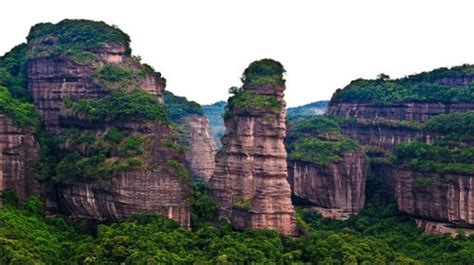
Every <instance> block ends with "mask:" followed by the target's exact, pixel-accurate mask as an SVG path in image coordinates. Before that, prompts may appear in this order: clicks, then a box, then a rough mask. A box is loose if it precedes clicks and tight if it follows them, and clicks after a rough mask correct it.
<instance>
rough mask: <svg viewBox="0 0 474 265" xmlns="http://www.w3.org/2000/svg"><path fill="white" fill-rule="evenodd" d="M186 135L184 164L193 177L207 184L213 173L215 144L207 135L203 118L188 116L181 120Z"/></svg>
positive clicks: (206, 121) (205, 119)
mask: <svg viewBox="0 0 474 265" xmlns="http://www.w3.org/2000/svg"><path fill="white" fill-rule="evenodd" d="M181 124H182V125H184V128H183V130H184V132H185V134H186V139H185V142H186V146H185V147H186V149H187V150H186V151H185V159H186V164H187V165H188V167H189V168H190V169H191V171H192V173H193V175H194V176H196V177H199V178H201V179H203V180H204V181H205V182H209V179H210V178H211V176H212V174H213V173H214V167H215V162H214V158H215V155H216V149H217V148H216V143H215V141H214V138H213V137H212V136H211V135H210V134H209V124H208V120H207V118H206V117H205V116H200V115H189V116H187V117H185V118H183V119H182V120H181Z"/></svg>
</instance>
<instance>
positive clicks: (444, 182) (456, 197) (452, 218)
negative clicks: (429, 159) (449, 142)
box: [392, 166, 474, 231]
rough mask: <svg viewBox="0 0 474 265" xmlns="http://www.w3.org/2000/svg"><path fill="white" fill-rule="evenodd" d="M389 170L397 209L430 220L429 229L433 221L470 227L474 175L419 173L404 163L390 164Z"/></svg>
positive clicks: (473, 214)
mask: <svg viewBox="0 0 474 265" xmlns="http://www.w3.org/2000/svg"><path fill="white" fill-rule="evenodd" d="M392 174H393V176H395V177H394V180H395V198H396V200H397V203H398V207H399V209H400V210H401V211H403V212H405V213H408V214H410V215H412V216H414V217H416V218H418V219H424V220H428V221H430V222H431V225H430V226H428V227H431V230H432V231H435V229H434V226H433V223H438V227H440V226H446V227H456V228H466V229H468V230H469V229H470V230H472V229H474V184H473V183H474V182H473V180H474V175H457V174H443V175H441V174H436V173H421V172H419V171H417V170H414V169H412V168H410V167H405V166H400V167H396V168H394V169H393V172H392ZM418 223H419V224H420V225H421V224H423V225H426V222H423V221H422V220H419V221H418Z"/></svg>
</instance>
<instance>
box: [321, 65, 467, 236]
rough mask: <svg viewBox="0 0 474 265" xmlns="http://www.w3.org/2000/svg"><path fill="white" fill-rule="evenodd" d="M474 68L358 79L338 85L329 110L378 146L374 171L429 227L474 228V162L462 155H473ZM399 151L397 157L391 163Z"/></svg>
mask: <svg viewBox="0 0 474 265" xmlns="http://www.w3.org/2000/svg"><path fill="white" fill-rule="evenodd" d="M471 73H472V66H469V65H464V66H459V67H454V68H451V69H446V68H443V69H437V70H434V71H432V72H426V73H421V74H418V75H413V76H409V77H406V78H403V79H397V80H388V79H383V78H381V79H378V80H362V79H360V80H356V81H353V82H352V83H351V84H350V85H348V86H347V87H346V88H344V89H342V90H338V91H337V92H336V93H335V94H334V96H333V99H332V100H331V102H330V104H329V107H328V112H329V113H330V114H332V115H335V116H338V117H342V118H344V119H345V121H346V122H345V123H344V124H343V125H342V132H343V133H344V134H345V135H347V136H349V137H351V138H353V139H356V140H358V141H359V142H360V143H361V144H363V145H367V146H370V147H369V148H368V150H370V148H375V149H374V150H377V149H378V150H379V151H376V153H377V152H378V154H377V155H375V157H372V158H371V161H372V170H371V171H372V172H373V174H376V175H378V177H379V179H380V180H381V181H382V182H383V183H382V185H383V188H384V189H385V191H386V197H387V198H393V199H394V200H395V201H396V202H397V203H398V207H399V209H400V211H402V212H405V213H407V214H409V215H411V216H413V217H414V218H416V219H417V224H418V225H419V226H421V227H423V228H424V229H425V231H426V232H439V233H452V234H454V233H457V231H456V229H463V230H465V231H466V232H469V231H471V230H472V220H471V219H472V216H471V215H472V209H471V208H472V205H471V201H472V199H474V197H473V195H472V192H471V189H472V187H470V186H471V185H470V184H469V183H470V182H472V180H473V179H472V177H473V175H472V173H474V170H473V172H470V170H469V168H470V165H472V163H474V161H472V159H471V160H470V162H469V159H468V158H467V157H468V156H463V157H462V156H458V155H457V154H458V153H462V152H464V153H465V154H467V153H469V152H470V151H469V150H468V149H466V148H469V147H470V146H471V142H472V139H471V137H470V136H469V135H471V134H472V132H470V130H472V128H470V127H469V124H470V123H472V117H473V116H472V115H469V112H470V111H472V110H474V99H472V96H469V95H470V92H469V91H470V88H469V85H470V82H471V81H472V74H471ZM446 114H449V115H450V116H449V115H448V116H446ZM464 114H466V115H465V116H463V115H464ZM438 118H440V119H438ZM461 124H462V125H461ZM407 143H410V144H407ZM394 150H395V153H396V157H397V159H399V161H398V162H397V163H394V162H392V163H389V162H388V160H387V157H388V156H389V155H390V154H391V153H392V151H394ZM371 152H374V151H373V150H372V151H371ZM369 156H372V155H369ZM388 200H389V199H388Z"/></svg>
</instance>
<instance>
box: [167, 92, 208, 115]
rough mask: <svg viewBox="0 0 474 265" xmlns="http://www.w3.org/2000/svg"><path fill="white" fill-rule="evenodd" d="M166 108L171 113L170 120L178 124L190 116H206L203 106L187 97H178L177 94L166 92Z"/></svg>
mask: <svg viewBox="0 0 474 265" xmlns="http://www.w3.org/2000/svg"><path fill="white" fill-rule="evenodd" d="M163 96H164V101H165V106H166V107H167V108H168V109H169V111H170V115H169V117H170V120H172V121H174V122H178V121H179V120H180V119H181V118H184V117H186V116H189V115H193V114H194V115H199V116H202V115H204V112H203V110H202V107H201V105H199V103H197V102H194V101H189V100H188V99H187V98H186V97H180V96H176V95H175V94H173V93H171V92H169V91H165V92H164V95H163Z"/></svg>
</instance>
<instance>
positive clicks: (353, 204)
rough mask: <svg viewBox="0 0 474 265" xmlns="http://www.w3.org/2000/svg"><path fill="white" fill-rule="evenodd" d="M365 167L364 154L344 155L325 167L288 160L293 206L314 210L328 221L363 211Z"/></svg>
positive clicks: (351, 152)
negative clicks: (308, 207) (304, 206)
mask: <svg viewBox="0 0 474 265" xmlns="http://www.w3.org/2000/svg"><path fill="white" fill-rule="evenodd" d="M367 170H368V164H367V159H366V157H365V154H364V153H363V152H362V151H360V150H358V151H349V152H346V153H344V155H343V158H342V160H341V161H337V162H333V163H331V164H329V165H327V166H322V165H317V164H314V163H308V162H301V161H298V160H295V161H292V160H289V161H288V180H289V182H290V185H291V190H292V196H293V198H294V199H293V200H294V203H295V204H299V205H307V206H310V207H312V208H316V209H317V210H318V211H319V212H320V213H321V214H322V215H323V216H325V217H327V218H335V219H346V218H348V217H349V216H350V215H351V214H357V213H359V212H360V211H362V209H363V208H364V202H365V180H366V178H367Z"/></svg>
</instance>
